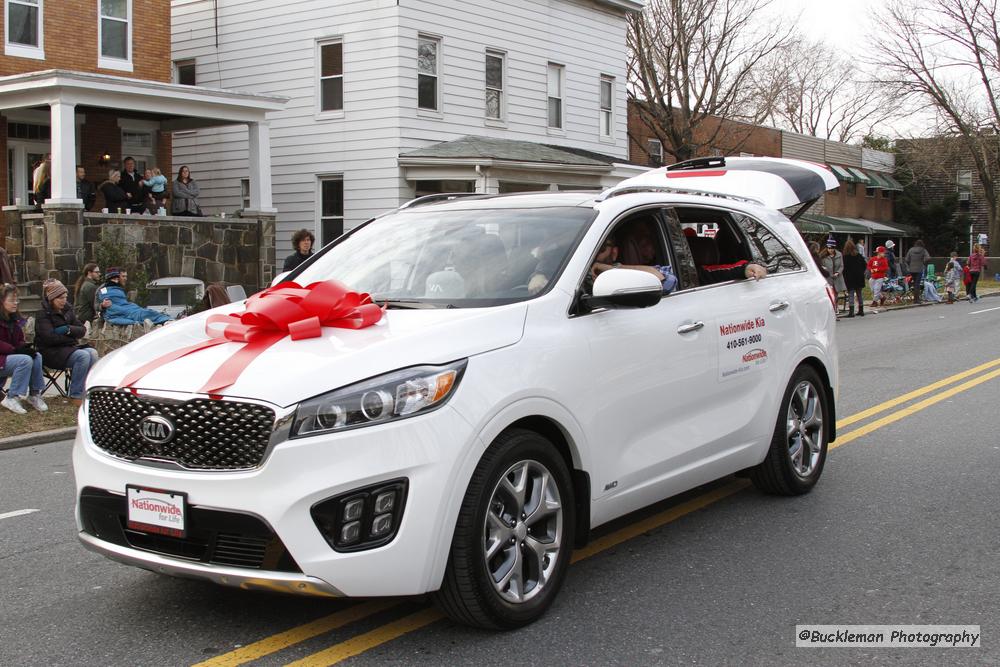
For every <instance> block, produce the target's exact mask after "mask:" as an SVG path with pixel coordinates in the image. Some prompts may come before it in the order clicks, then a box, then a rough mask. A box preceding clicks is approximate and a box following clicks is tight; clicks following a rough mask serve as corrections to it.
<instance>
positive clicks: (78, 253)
mask: <svg viewBox="0 0 1000 667" xmlns="http://www.w3.org/2000/svg"><path fill="white" fill-rule="evenodd" d="M0 20H2V23H0V28H2V30H3V39H4V51H3V54H2V55H0V121H2V125H0V144H2V145H3V148H4V149H5V152H6V158H7V159H4V160H0V202H3V203H4V204H6V205H5V206H3V219H2V224H0V243H2V245H3V247H4V248H5V249H6V250H7V252H8V254H9V255H10V257H11V258H12V260H13V263H14V270H15V274H16V280H17V281H18V283H19V287H20V288H22V289H23V290H24V291H25V294H24V295H22V297H23V296H26V295H27V294H29V293H30V294H34V295H35V296H37V295H38V294H40V293H41V284H42V281H44V280H45V279H47V278H58V279H60V280H62V281H64V282H67V283H69V282H72V281H73V280H75V279H76V276H77V274H78V272H79V269H80V267H81V266H82V265H83V264H84V263H85V262H86V261H92V260H93V245H94V242H96V241H97V240H99V239H101V238H104V236H103V235H104V230H105V228H107V227H109V226H112V227H120V228H122V229H125V228H129V229H127V230H125V231H128V232H129V233H131V234H132V236H133V237H135V238H136V239H139V238H140V236H141V239H140V240H141V241H142V242H143V243H146V242H148V247H145V248H139V246H138V245H136V247H137V248H138V250H139V253H138V254H139V255H140V256H139V257H138V262H139V263H142V264H144V266H145V268H146V269H148V271H149V275H150V277H153V278H157V277H163V276H162V274H163V272H167V275H177V274H178V272H179V271H184V270H185V268H184V267H185V266H187V264H190V265H191V267H190V268H191V270H192V271H193V272H194V276H193V277H196V278H199V279H201V280H204V281H206V282H211V281H222V280H225V281H233V280H236V279H239V280H240V281H242V282H244V283H247V284H245V287H246V289H247V291H248V292H250V291H253V290H255V289H259V288H260V287H262V286H264V285H266V284H267V283H268V282H269V281H270V279H271V274H272V272H273V253H274V247H273V238H274V237H273V229H274V218H275V213H276V211H275V210H274V208H273V206H272V203H271V179H270V129H269V126H268V121H267V113H268V112H271V111H277V110H279V109H281V108H282V107H283V106H284V104H285V102H286V101H287V100H286V99H285V98H282V97H276V96H273V95H265V94H248V93H241V92H236V91H229V90H221V89H217V88H205V87H200V86H194V85H183V84H182V83H181V82H180V81H178V82H177V83H174V82H172V81H171V78H172V76H173V64H172V62H171V54H170V49H171V45H170V37H171V30H170V23H171V6H170V3H169V2H168V1H167V0H101V1H100V2H98V1H97V0H4V12H3V14H2V15H0ZM226 125H236V126H240V128H241V129H243V130H244V132H245V134H244V135H243V137H244V138H243V139H242V141H243V142H244V143H245V144H246V146H247V149H246V151H245V155H246V157H245V163H246V165H247V171H248V172H249V176H250V178H249V190H250V192H249V197H248V201H247V202H246V204H245V205H244V206H243V207H242V211H241V212H242V214H243V217H244V218H247V219H248V220H247V221H246V222H245V224H250V225H256V226H257V228H256V229H255V230H254V231H253V233H252V234H249V235H244V234H242V232H240V233H239V234H237V233H235V232H234V233H231V234H227V233H224V230H225V229H226V228H225V226H224V225H222V224H221V223H220V221H212V220H207V221H206V222H210V223H211V224H210V225H208V226H205V228H206V229H216V228H217V229H219V230H223V232H220V235H215V236H219V238H215V236H213V237H212V239H210V240H208V241H205V242H204V243H203V244H202V246H201V247H199V248H197V257H196V258H194V259H193V260H192V262H188V263H187V264H185V262H184V261H182V259H183V258H182V257H181V255H180V250H179V249H178V247H173V248H171V247H170V246H171V245H173V246H176V245H177V244H176V243H173V244H172V243H170V242H162V241H161V240H160V239H161V238H163V239H167V240H169V238H170V235H169V234H167V235H166V236H162V235H158V230H157V229H156V227H158V224H159V223H161V222H162V223H164V224H167V226H168V227H169V228H172V229H179V228H180V227H179V225H180V223H181V222H190V219H186V220H179V219H177V218H171V217H170V216H164V217H155V218H150V217H149V216H141V215H138V214H135V215H133V214H130V213H128V212H121V214H119V215H115V213H116V212H114V211H112V212H110V213H97V212H85V211H83V202H82V201H81V200H80V199H79V198H78V197H77V187H76V165H77V164H81V165H82V166H84V167H85V168H86V170H87V176H88V179H89V180H91V181H93V182H94V183H95V184H100V183H101V182H102V181H104V180H106V179H107V178H108V171H109V169H111V168H120V166H121V164H122V162H123V159H124V157H125V156H132V157H134V158H135V160H136V163H137V167H138V169H139V171H140V172H141V171H142V170H143V168H144V167H153V166H159V167H160V169H161V170H162V171H163V173H164V175H165V176H167V177H168V179H169V180H173V177H174V176H173V173H172V172H173V168H174V165H173V160H172V155H171V152H172V151H171V149H172V144H173V139H174V137H173V135H174V133H177V132H186V131H190V130H194V129H198V128H202V127H218V126H226ZM49 154H51V163H50V167H49V173H50V180H49V187H48V189H49V192H50V193H51V194H50V195H49V196H48V197H47V198H46V199H45V201H44V202H35V201H34V192H33V183H32V180H33V171H34V168H35V166H36V165H37V164H38V163H39V162H41V161H42V160H44V159H45V158H46V155H49ZM220 168H221V167H220ZM194 176H195V178H196V179H197V177H198V176H204V174H194ZM168 192H169V189H168ZM101 199H102V198H101V197H100V195H99V196H98V200H97V202H96V204H95V205H94V207H93V209H94V210H95V211H99V210H100V209H101V208H102V207H103V203H102V201H101ZM168 206H169V204H168ZM38 208H41V213H38V212H36V211H37V209H38ZM250 220H254V222H250ZM145 227H150V228H151V230H152V231H150V230H147V229H145ZM230 231H232V230H230ZM147 232H149V233H148V234H147ZM213 234H214V232H213ZM250 237H253V238H256V239H258V240H259V241H258V242H256V243H255V244H254V246H255V247H254V248H252V250H253V251H255V252H256V255H254V256H255V257H258V259H259V261H258V260H254V261H255V263H256V264H259V266H257V267H256V268H255V269H254V271H253V272H252V275H253V276H255V277H254V278H253V282H252V283H248V282H247V281H248V280H249V279H245V278H246V276H249V275H251V272H248V271H240V270H237V269H236V268H235V265H233V262H230V261H229V259H232V256H235V255H234V254H235V253H236V251H237V250H239V248H238V247H237V246H240V247H242V246H243V245H245V243H244V241H245V239H246V238H250ZM130 238H131V237H130ZM151 239H152V240H151ZM220 239H221V240H220ZM223 241H224V242H225V243H223ZM135 243H136V244H138V243H139V241H136V242H135ZM265 243H266V245H267V247H264V244H265ZM220 244H222V245H226V244H228V245H226V247H222V245H220ZM244 250H247V252H245V253H244V254H245V255H246V258H244V260H245V262H249V261H250V259H249V257H250V255H251V254H253V253H252V252H250V250H251V249H246V248H244ZM227 257H228V259H227ZM227 262H228V263H227ZM245 262H244V263H245ZM227 269H229V270H227ZM23 300H24V299H23V298H22V301H23Z"/></svg>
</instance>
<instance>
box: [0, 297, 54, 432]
mask: <svg viewBox="0 0 1000 667" xmlns="http://www.w3.org/2000/svg"><path fill="white" fill-rule="evenodd" d="M17 302H18V298H17V286H16V285H11V284H9V283H7V284H5V285H4V286H3V288H2V290H0V379H2V382H6V381H7V378H11V381H10V389H9V390H8V392H7V396H6V398H4V399H3V401H0V405H2V406H3V407H5V408H7V409H8V410H10V411H11V412H13V413H15V414H19V415H23V414H25V413H26V412H27V410H25V409H24V406H23V405H21V401H26V402H27V403H28V405H30V406H31V407H33V408H35V409H36V410H38V411H39V412H45V411H46V410H48V409H49V406H47V405H46V404H45V401H43V400H42V390H43V389H45V376H44V375H42V355H40V354H39V353H38V352H36V351H35V348H34V347H33V346H32V345H27V344H25V342H24V323H25V319H24V318H23V317H21V314H20V313H19V312H18V310H17ZM29 387H30V391H31V393H30V394H29V393H28V391H29Z"/></svg>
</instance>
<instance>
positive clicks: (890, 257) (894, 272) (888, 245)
mask: <svg viewBox="0 0 1000 667" xmlns="http://www.w3.org/2000/svg"><path fill="white" fill-rule="evenodd" d="M895 247H896V244H895V243H893V241H892V239H889V240H888V241H886V242H885V260H886V261H887V262H888V263H889V273H888V274H887V275H888V277H889V279H890V280H891V279H893V278H898V277H899V267H898V266H897V264H898V262H897V260H896V253H895V252H894V251H893V248H895Z"/></svg>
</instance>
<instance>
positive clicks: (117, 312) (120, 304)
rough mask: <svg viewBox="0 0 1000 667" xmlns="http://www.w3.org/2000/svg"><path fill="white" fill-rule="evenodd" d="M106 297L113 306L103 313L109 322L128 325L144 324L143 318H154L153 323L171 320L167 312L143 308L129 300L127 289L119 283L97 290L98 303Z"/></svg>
mask: <svg viewBox="0 0 1000 667" xmlns="http://www.w3.org/2000/svg"><path fill="white" fill-rule="evenodd" d="M105 299H110V300H111V306H110V307H108V308H106V309H105V310H104V311H103V312H102V313H101V317H103V318H104V321H105V322H108V323H109V324H118V325H121V326H128V325H129V324H142V322H143V320H152V321H153V324H163V323H164V322H168V321H169V320H170V316H169V315H167V314H166V313H161V312H159V311H156V310H151V309H149V308H143V307H142V306H140V305H139V304H136V303H132V302H131V301H129V300H128V296H126V294H125V290H124V289H122V288H121V287H119V286H118V285H105V286H104V287H102V288H101V289H99V290H97V303H98V304H100V303H101V302H103V301H104V300H105Z"/></svg>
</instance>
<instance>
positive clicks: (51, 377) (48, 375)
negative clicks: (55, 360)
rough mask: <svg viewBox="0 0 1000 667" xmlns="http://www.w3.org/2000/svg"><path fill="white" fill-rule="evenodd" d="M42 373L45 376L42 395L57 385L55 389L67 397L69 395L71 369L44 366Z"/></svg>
mask: <svg viewBox="0 0 1000 667" xmlns="http://www.w3.org/2000/svg"><path fill="white" fill-rule="evenodd" d="M42 374H43V375H44V376H45V389H44V390H42V395H43V396H44V395H45V393H46V392H47V391H48V390H49V389H51V388H53V387H55V390H56V391H57V392H58V393H59V395H60V396H62V397H63V398H66V397H67V396H69V388H70V380H71V378H70V371H69V369H68V368H45V367H42Z"/></svg>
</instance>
